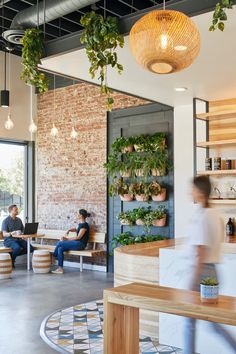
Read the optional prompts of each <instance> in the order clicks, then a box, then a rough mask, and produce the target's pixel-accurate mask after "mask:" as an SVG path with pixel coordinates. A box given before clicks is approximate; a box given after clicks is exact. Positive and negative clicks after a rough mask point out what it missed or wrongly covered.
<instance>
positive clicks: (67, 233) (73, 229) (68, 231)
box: [66, 227, 77, 235]
mask: <svg viewBox="0 0 236 354" xmlns="http://www.w3.org/2000/svg"><path fill="white" fill-rule="evenodd" d="M76 231H77V230H76V228H75V227H73V228H72V229H69V230H67V231H66V235H69V233H70V232H76Z"/></svg>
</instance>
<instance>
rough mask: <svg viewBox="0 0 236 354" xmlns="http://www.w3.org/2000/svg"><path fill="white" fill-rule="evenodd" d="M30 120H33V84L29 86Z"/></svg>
mask: <svg viewBox="0 0 236 354" xmlns="http://www.w3.org/2000/svg"><path fill="white" fill-rule="evenodd" d="M30 121H31V122H32V121H33V85H31V86H30Z"/></svg>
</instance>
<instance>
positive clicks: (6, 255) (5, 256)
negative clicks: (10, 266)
mask: <svg viewBox="0 0 236 354" xmlns="http://www.w3.org/2000/svg"><path fill="white" fill-rule="evenodd" d="M5 259H11V256H10V255H9V253H0V260H2V261H3V260H5Z"/></svg>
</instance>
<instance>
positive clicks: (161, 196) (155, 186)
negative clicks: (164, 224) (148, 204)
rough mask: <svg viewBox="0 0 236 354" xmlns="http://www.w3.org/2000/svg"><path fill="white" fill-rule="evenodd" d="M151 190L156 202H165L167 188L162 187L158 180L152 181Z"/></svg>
mask: <svg viewBox="0 0 236 354" xmlns="http://www.w3.org/2000/svg"><path fill="white" fill-rule="evenodd" d="M149 191H150V195H151V197H152V200H153V201H154V202H163V201H164V200H166V188H161V186H160V184H159V183H158V182H157V181H152V182H151V183H150V185H149Z"/></svg>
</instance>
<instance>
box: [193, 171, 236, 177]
mask: <svg viewBox="0 0 236 354" xmlns="http://www.w3.org/2000/svg"><path fill="white" fill-rule="evenodd" d="M197 174H198V175H208V176H217V175H218V176H234V175H236V170H216V171H198V172H197Z"/></svg>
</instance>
